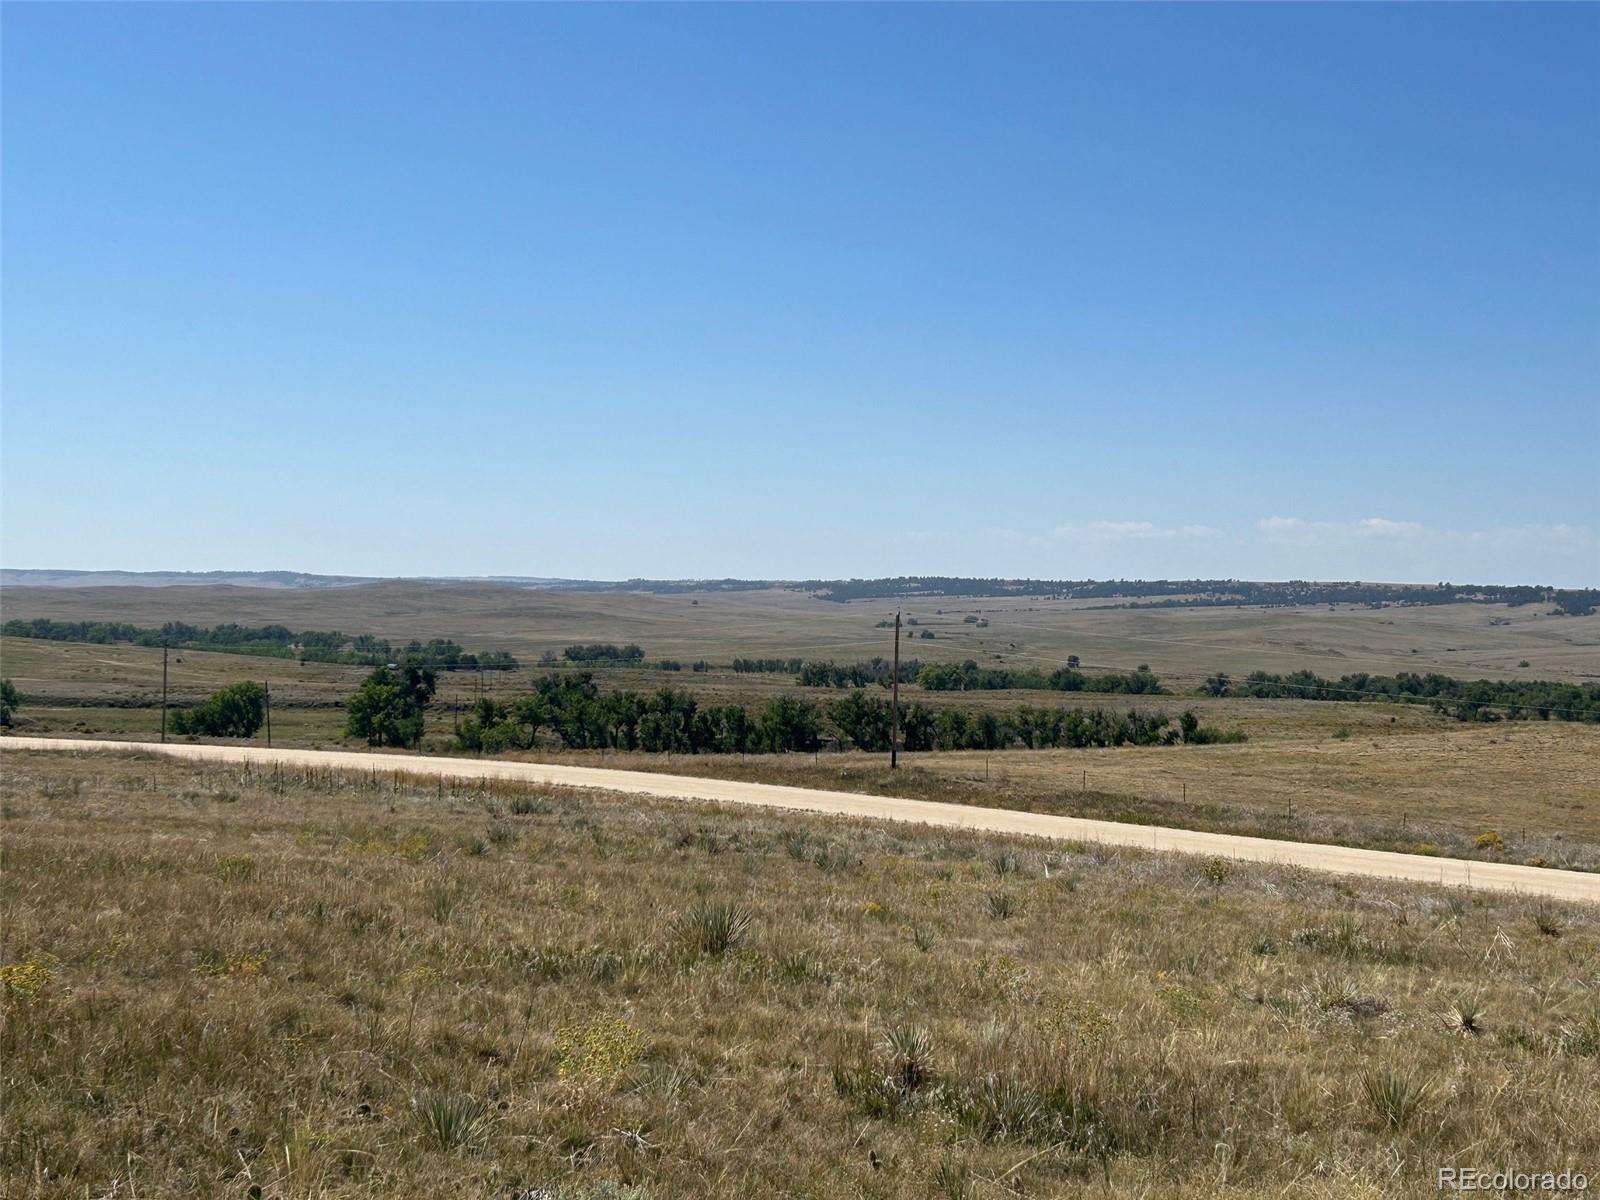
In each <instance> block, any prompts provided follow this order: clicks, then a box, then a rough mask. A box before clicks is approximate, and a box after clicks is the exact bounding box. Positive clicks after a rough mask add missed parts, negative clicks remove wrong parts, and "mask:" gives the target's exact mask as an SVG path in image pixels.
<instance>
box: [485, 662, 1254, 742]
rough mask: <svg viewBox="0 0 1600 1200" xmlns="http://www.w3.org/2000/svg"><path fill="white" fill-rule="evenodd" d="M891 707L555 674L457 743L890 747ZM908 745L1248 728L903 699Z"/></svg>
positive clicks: (1202, 734) (1143, 736) (1228, 737)
mask: <svg viewBox="0 0 1600 1200" xmlns="http://www.w3.org/2000/svg"><path fill="white" fill-rule="evenodd" d="M892 712H893V710H892V709H891V707H890V703H889V701H888V700H886V699H884V698H883V697H880V696H872V695H868V694H867V693H865V692H861V691H852V692H851V693H850V694H849V695H848V696H846V697H844V698H843V699H840V700H836V701H833V702H830V703H825V704H818V703H816V702H813V701H810V700H804V699H798V698H795V697H789V696H783V697H778V698H776V699H773V700H769V701H767V702H766V703H765V704H763V705H760V706H759V707H756V708H748V707H746V706H744V705H741V704H703V703H701V701H700V700H699V699H697V698H696V697H695V696H694V695H693V694H692V693H690V692H687V691H682V690H679V689H676V688H670V687H664V688H660V689H658V690H657V691H655V692H652V693H649V694H644V693H640V692H630V691H620V692H611V693H607V694H604V695H602V694H601V692H600V689H599V688H598V687H597V686H596V685H595V683H594V680H593V678H592V676H590V675H588V674H582V673H573V674H566V673H563V674H559V675H550V676H547V677H546V678H544V679H542V680H540V681H539V684H538V688H537V690H536V691H535V692H534V693H533V694H532V695H530V696H525V697H522V698H521V699H517V700H511V701H499V700H493V699H489V698H484V699H480V700H479V701H478V702H477V703H476V704H475V705H474V706H473V709H472V711H471V712H470V713H469V714H468V715H467V716H466V717H465V718H463V719H462V720H461V722H460V723H459V725H458V727H457V730H456V746H457V748H458V749H460V750H463V751H467V752H470V753H488V754H493V753H498V752H500V751H504V750H515V749H522V750H526V749H530V748H532V747H533V746H534V745H535V744H536V743H537V741H538V738H539V736H540V733H541V732H542V731H547V732H549V733H551V734H554V735H555V736H556V737H558V738H559V739H560V740H561V743H562V744H563V745H564V746H566V747H568V748H570V749H574V750H600V749H611V750H639V751H644V752H646V753H673V754H713V753H714V754H775V753H783V752H786V751H805V750H815V749H817V748H818V747H819V746H820V745H821V744H822V742H823V740H824V739H825V738H826V737H830V736H834V735H836V736H837V737H838V738H839V741H840V743H841V744H843V745H849V746H853V747H855V748H857V749H861V750H887V749H889V744H890V740H891V736H892V734H891V731H892V725H893V722H892ZM900 718H901V745H902V746H903V747H904V748H905V749H906V750H913V751H914V750H1002V749H1006V748H1009V747H1019V746H1020V747H1028V748H1030V749H1033V748H1049V747H1085V746H1122V745H1138V746H1153V745H1180V744H1191V745H1197V744H1206V743H1213V742H1232V741H1243V740H1244V735H1243V734H1242V733H1233V732H1225V731H1222V730H1219V729H1215V728H1212V727H1209V726H1202V725H1201V724H1200V722H1199V720H1198V718H1196V717H1195V715H1194V714H1193V713H1189V712H1185V713H1183V714H1182V715H1181V716H1180V717H1179V720H1178V723H1177V724H1176V725H1174V724H1173V723H1172V721H1171V719H1170V718H1169V717H1168V716H1167V715H1166V714H1165V713H1161V712H1155V713H1142V712H1138V711H1135V710H1129V711H1128V712H1126V713H1113V712H1108V711H1104V710H1100V709H1083V708H1059V709H1055V708H1039V707H1032V706H1028V705H1021V706H1019V707H1017V708H1016V709H1013V710H1010V711H994V710H987V709H984V710H978V711H966V710H962V709H955V708H943V709H937V710H935V709H930V708H927V707H925V706H923V705H921V704H912V705H909V706H907V705H904V704H902V705H901V706H900Z"/></svg>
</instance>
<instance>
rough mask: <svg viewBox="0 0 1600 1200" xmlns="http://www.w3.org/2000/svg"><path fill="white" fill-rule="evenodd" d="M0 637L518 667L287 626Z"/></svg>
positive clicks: (473, 655) (86, 627)
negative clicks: (297, 629) (292, 628)
mask: <svg viewBox="0 0 1600 1200" xmlns="http://www.w3.org/2000/svg"><path fill="white" fill-rule="evenodd" d="M0 633H4V634H5V635H6V636H8V637H26V638H40V639H43V640H45V641H51V642H90V643H94V644H96V645H106V644H112V643H126V644H130V645H135V646H149V647H156V646H170V647H172V648H173V649H176V650H213V651H217V652H218V653H223V654H254V655H261V656H264V657H267V658H297V659H299V660H300V661H301V662H319V663H336V664H341V665H346V666H377V665H381V664H384V663H389V662H406V663H410V664H412V665H415V666H425V667H429V668H431V669H433V670H438V671H474V670H476V671H514V670H516V669H517V667H518V666H519V665H520V664H519V663H518V662H517V660H516V658H515V657H513V656H512V655H510V654H508V653H506V652H505V651H503V650H488V651H476V652H474V651H469V650H465V649H463V648H462V647H461V646H459V645H457V644H456V643H455V642H454V641H451V640H450V639H448V638H434V639H432V640H431V641H427V642H422V641H417V640H412V641H410V642H407V643H405V644H404V645H395V644H393V643H391V642H389V641H388V640H386V639H384V638H378V637H373V636H372V635H371V634H364V633H363V634H346V633H340V632H339V631H337V630H321V629H306V630H302V631H301V632H299V633H296V632H295V631H293V630H291V629H289V628H288V627H287V626H285V625H237V624H234V623H231V622H230V623H228V624H224V625H214V626H210V627H207V626H201V625H190V624H187V623H185V622H183V621H168V622H167V623H166V624H165V625H162V626H160V627H158V628H157V627H144V626H139V625H130V624H127V623H126V622H121V621H52V620H48V619H45V618H40V619H37V620H14V621H7V622H6V623H5V625H4V626H0Z"/></svg>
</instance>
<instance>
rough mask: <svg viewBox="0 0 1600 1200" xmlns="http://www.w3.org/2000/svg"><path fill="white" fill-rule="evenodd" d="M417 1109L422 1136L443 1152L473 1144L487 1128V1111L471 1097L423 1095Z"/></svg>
mask: <svg viewBox="0 0 1600 1200" xmlns="http://www.w3.org/2000/svg"><path fill="white" fill-rule="evenodd" d="M416 1111H417V1120H418V1122H419V1123H420V1124H421V1126H422V1136H423V1138H424V1139H425V1140H426V1141H427V1142H428V1143H430V1144H431V1145H432V1146H433V1147H434V1148H435V1149H438V1150H443V1151H444V1152H446V1153H449V1152H451V1151H453V1150H459V1149H462V1148H464V1147H470V1146H472V1145H473V1144H474V1143H476V1142H478V1141H480V1140H481V1139H482V1138H483V1136H484V1134H486V1133H487V1132H488V1131H489V1113H488V1110H487V1109H486V1108H484V1106H483V1102H482V1101H480V1100H477V1099H475V1098H474V1097H472V1096H466V1095H450V1094H444V1095H433V1096H424V1097H423V1098H422V1099H420V1100H418V1101H417V1102H416Z"/></svg>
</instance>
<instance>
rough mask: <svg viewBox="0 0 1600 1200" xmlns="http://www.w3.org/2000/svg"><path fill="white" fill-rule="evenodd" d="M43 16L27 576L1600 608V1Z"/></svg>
mask: <svg viewBox="0 0 1600 1200" xmlns="http://www.w3.org/2000/svg"><path fill="white" fill-rule="evenodd" d="M3 23H4V28H3V34H4V62H3V67H4V84H3V87H4V95H3V100H4V151H3V152H4V196H3V199H4V213H3V219H4V246H3V249H4V265H3V280H0V282H3V300H4V327H3V333H4V377H3V383H4V413H3V426H0V435H3V447H0V451H3V468H4V478H3V484H0V488H3V492H0V495H3V502H4V524H3V544H0V556H3V561H4V564H5V565H7V566H12V567H27V566H51V567H93V568H127V569H155V568H163V569H170V568H186V569H209V568H258V569H260V568H289V569H299V570H309V571H326V572H351V573H361V574H480V573H484V574H488V573H495V574H525V575H568V576H593V577H606V578H616V577H626V576H632V575H650V576H699V575H717V576H720V575H742V576H785V577H794V576H838V575H880V574H891V573H900V572H915V573H940V574H1006V575H1029V576H1044V577H1061V576H1067V577H1081V576H1107V575H1130V576H1131V575H1139V576H1146V577H1161V576H1169V577H1170V576H1188V575H1193V574H1206V575H1223V576H1244V577H1255V578H1281V577H1314V578H1351V577H1354V578H1364V579H1405V580H1435V579H1452V580H1457V581H1467V580H1474V581H1480V580H1481V581H1495V582H1498V581H1504V582H1549V583H1557V584H1567V585H1573V584H1589V585H1593V584H1597V583H1600V544H1597V541H1596V535H1597V532H1600V499H1597V498H1600V489H1597V487H1596V462H1597V460H1600V343H1597V335H1600V71H1597V70H1596V62H1597V61H1600V7H1596V6H1594V5H1576V4H1574V5H1564V6H1546V5H1533V4H1530V5H1467V6H1454V5H1445V4H1425V5H1404V6H1399V5H1299V4H1297V5H1271V6H1269V5H1247V6H1240V7H1231V6H1218V5H1194V6H1180V7H1165V6H1153V5H1146V6H1111V5H1097V6H1027V7H1021V6H1018V7H1012V6H971V7H956V6H938V7H921V6H872V7H865V6H863V7H846V6H837V5H823V6H808V7H803V6H752V7H735V6H708V7H693V8H686V7H672V6H593V7H561V6H514V5H486V6H469V5H441V6H423V5H408V6H401V5H342V6H332V5H268V6H248V5H205V6H187V5H176V4H173V5H116V6H107V7H102V6H97V5H31V4H28V5H25V4H15V3H12V4H6V5H5V7H4V17H3Z"/></svg>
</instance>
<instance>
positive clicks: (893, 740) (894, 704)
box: [889, 613, 900, 771]
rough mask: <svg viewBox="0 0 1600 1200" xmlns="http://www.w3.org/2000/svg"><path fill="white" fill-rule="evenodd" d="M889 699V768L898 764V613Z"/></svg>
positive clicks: (895, 617)
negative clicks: (890, 696) (891, 697)
mask: <svg viewBox="0 0 1600 1200" xmlns="http://www.w3.org/2000/svg"><path fill="white" fill-rule="evenodd" d="M890 687H891V689H892V693H893V699H891V700H890V701H889V721H890V725H889V770H891V771H893V770H895V769H896V768H898V767H899V766H900V614H899V613H895V615H894V676H893V682H892V683H891V684H890Z"/></svg>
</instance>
